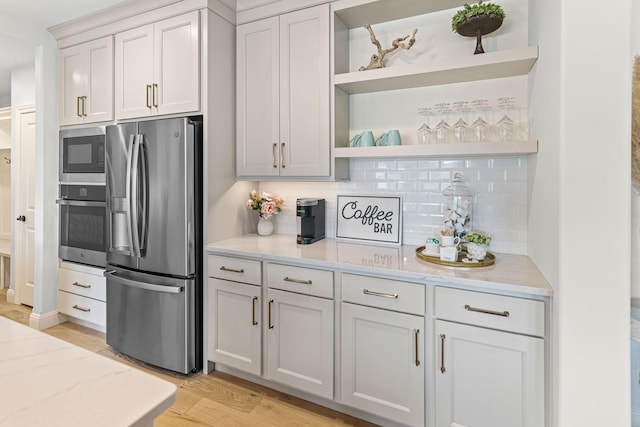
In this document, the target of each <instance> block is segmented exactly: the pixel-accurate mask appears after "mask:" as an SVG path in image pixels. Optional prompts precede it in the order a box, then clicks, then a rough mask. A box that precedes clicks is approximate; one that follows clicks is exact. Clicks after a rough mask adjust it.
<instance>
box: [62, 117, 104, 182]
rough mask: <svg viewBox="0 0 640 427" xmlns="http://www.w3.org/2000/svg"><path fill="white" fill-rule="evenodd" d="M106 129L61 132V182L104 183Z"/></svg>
mask: <svg viewBox="0 0 640 427" xmlns="http://www.w3.org/2000/svg"><path fill="white" fill-rule="evenodd" d="M104 144H105V127H104V126H96V127H90V128H78V129H65V130H61V131H60V182H71V183H73V182H75V183H84V182H86V183H104V182H105V180H104V163H105V154H104V148H105V147H104Z"/></svg>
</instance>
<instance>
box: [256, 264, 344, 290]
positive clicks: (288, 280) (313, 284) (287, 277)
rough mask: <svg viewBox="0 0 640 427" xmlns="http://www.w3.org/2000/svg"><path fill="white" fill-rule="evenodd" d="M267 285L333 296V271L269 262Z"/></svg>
mask: <svg viewBox="0 0 640 427" xmlns="http://www.w3.org/2000/svg"><path fill="white" fill-rule="evenodd" d="M267 285H268V286H269V287H270V288H275V289H282V290H285V291H291V292H298V293H301V294H306V295H315V296H319V297H323V298H333V271H328V270H316V269H314V268H305V267H293V266H291V265H282V264H271V263H269V264H267Z"/></svg>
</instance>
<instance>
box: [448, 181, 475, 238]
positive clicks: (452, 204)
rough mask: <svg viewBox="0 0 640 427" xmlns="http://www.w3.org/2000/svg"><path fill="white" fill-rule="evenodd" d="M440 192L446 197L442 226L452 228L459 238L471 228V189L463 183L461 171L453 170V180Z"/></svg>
mask: <svg viewBox="0 0 640 427" xmlns="http://www.w3.org/2000/svg"><path fill="white" fill-rule="evenodd" d="M442 194H443V195H444V196H445V197H446V198H447V200H446V204H445V210H444V228H448V229H453V230H454V235H455V236H457V237H459V238H460V239H464V236H466V235H467V233H468V232H470V231H471V230H472V228H471V219H472V217H473V191H471V189H470V188H469V186H468V185H467V184H466V183H465V179H464V175H463V174H462V172H454V174H453V180H452V181H451V184H450V185H448V186H447V187H446V188H445V189H444V190H443V191H442Z"/></svg>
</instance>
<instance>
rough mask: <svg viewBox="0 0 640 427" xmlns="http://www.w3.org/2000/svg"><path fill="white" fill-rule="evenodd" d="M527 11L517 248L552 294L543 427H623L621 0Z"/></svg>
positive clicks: (625, 73) (625, 300)
mask: <svg viewBox="0 0 640 427" xmlns="http://www.w3.org/2000/svg"><path fill="white" fill-rule="evenodd" d="M530 8H531V11H530V18H531V23H530V29H531V33H532V38H531V42H532V43H534V44H535V43H537V44H539V45H540V59H539V60H538V63H537V65H536V68H535V70H534V72H533V73H532V74H531V94H532V99H531V106H532V112H531V114H532V116H533V117H534V118H535V123H534V125H533V129H534V132H535V134H536V135H537V136H538V138H539V140H540V147H541V149H540V153H539V154H538V155H537V156H534V161H533V162H532V165H531V169H532V170H531V174H532V175H533V176H534V179H533V180H531V181H530V184H531V188H532V189H531V195H530V200H531V203H530V227H529V235H530V236H535V238H533V237H532V238H531V239H530V244H529V247H530V251H529V253H530V256H531V257H532V258H533V260H534V261H535V262H536V264H537V265H538V266H539V267H540V269H541V270H542V271H543V273H544V274H545V276H546V277H547V279H548V280H549V281H550V282H551V284H552V286H553V287H554V299H553V315H554V318H553V325H552V333H553V348H554V351H553V356H552V357H553V361H552V362H553V363H552V371H553V376H552V378H553V384H552V393H553V405H554V407H553V410H554V414H553V420H554V425H555V426H581V427H584V426H586V427H589V426H593V427H596V426H597V427H600V426H625V425H627V426H628V425H629V424H630V404H629V383H628V378H629V284H630V283H629V270H630V262H629V260H630V250H629V247H630V238H629V229H628V226H627V224H629V221H630V202H629V192H630V180H629V177H630V168H629V161H630V156H629V141H630V120H629V116H630V115H629V110H630V88H631V86H630V70H631V68H630V63H631V61H630V52H631V47H630V43H629V41H630V39H631V37H630V34H631V25H630V22H629V21H626V20H625V19H622V17H631V16H632V13H631V12H632V9H631V1H630V0H622V1H619V2H616V4H615V6H614V10H615V13H606V14H603V13H602V10H601V9H600V8H597V7H584V2H582V1H579V0H562V1H560V2H558V1H555V0H536V1H533V2H530ZM629 19H631V18H629ZM585 28H594V29H595V28H597V30H595V31H594V32H593V33H589V32H588V31H587V32H585V31H584V29H585ZM612 223H613V224H619V225H617V226H616V225H614V226H612ZM604 236H606V237H604ZM600 237H603V238H604V242H605V243H604V246H605V247H606V248H607V249H606V250H604V251H598V254H597V256H596V257H595V258H594V257H593V253H592V252H590V251H589V250H588V248H591V247H593V244H594V241H596V240H597V239H599V238H600Z"/></svg>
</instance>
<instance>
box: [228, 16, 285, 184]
mask: <svg viewBox="0 0 640 427" xmlns="http://www.w3.org/2000/svg"><path fill="white" fill-rule="evenodd" d="M278 34H279V31H278V17H274V18H269V19H264V20H261V21H257V22H252V23H249V24H244V25H240V26H238V28H237V31H236V67H237V70H236V72H237V80H236V102H237V105H236V108H237V110H236V113H237V114H236V115H237V117H236V126H237V127H236V150H237V151H236V173H237V175H238V177H250V176H278V175H279V173H280V128H279V126H280V116H279V114H280V112H279V105H280V98H279V72H278V57H279V47H278V43H279V38H278Z"/></svg>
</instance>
